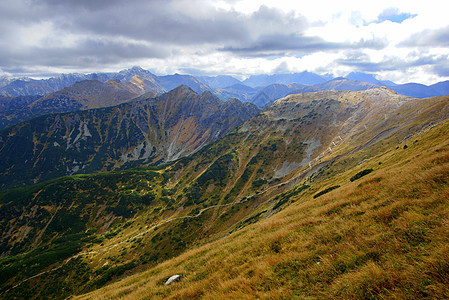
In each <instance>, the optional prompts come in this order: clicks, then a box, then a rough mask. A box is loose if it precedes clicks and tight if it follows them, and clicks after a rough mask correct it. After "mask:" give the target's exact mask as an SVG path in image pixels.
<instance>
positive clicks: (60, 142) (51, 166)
mask: <svg viewBox="0 0 449 300" xmlns="http://www.w3.org/2000/svg"><path fill="white" fill-rule="evenodd" d="M257 113H259V109H258V108H257V107H256V106H254V105H252V104H249V103H244V104H243V103H241V102H240V101H238V100H236V99H233V100H229V101H227V102H223V101H221V100H220V99H218V98H217V97H215V96H214V95H212V94H211V93H210V92H204V93H202V94H197V93H195V92H194V91H192V90H191V89H190V88H188V87H187V86H179V87H178V88H176V89H174V90H172V91H170V92H168V93H165V94H163V95H161V96H158V97H156V98H153V94H151V95H150V96H148V95H147V94H145V95H143V96H141V97H139V98H137V99H135V100H134V101H132V102H129V103H125V104H122V105H119V106H115V107H109V108H102V109H91V110H85V111H77V112H71V113H65V114H53V115H46V116H41V117H39V118H35V119H32V120H29V121H26V122H23V123H20V124H17V125H15V126H12V127H9V128H6V129H4V130H3V131H0V155H1V156H2V161H1V162H0V185H1V186H2V187H3V188H5V187H9V186H17V185H21V184H29V183H33V182H39V181H41V180H46V179H51V178H56V177H59V176H64V175H70V174H77V173H90V172H96V171H100V170H114V169H117V168H126V167H131V166H135V165H138V164H142V163H145V164H160V163H163V162H168V161H173V160H176V159H178V158H180V157H183V156H186V155H189V154H191V153H193V152H195V151H197V150H198V149H200V148H202V147H203V146H204V145H207V144H208V143H210V142H212V141H215V140H216V139H218V138H220V137H222V136H224V135H225V134H227V133H228V132H230V131H231V130H232V129H234V128H235V127H237V126H238V125H240V124H242V123H243V122H244V121H246V120H248V119H249V118H251V117H253V116H254V115H256V114H257Z"/></svg>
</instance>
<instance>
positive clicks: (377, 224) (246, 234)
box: [79, 122, 449, 299]
mask: <svg viewBox="0 0 449 300" xmlns="http://www.w3.org/2000/svg"><path fill="white" fill-rule="evenodd" d="M448 136H449V122H445V123H444V124H441V125H439V126H437V127H435V128H433V129H431V130H429V131H427V132H426V133H423V134H421V135H419V137H417V138H416V140H417V142H416V143H412V144H408V148H407V149H404V148H403V147H402V145H401V147H400V148H396V147H389V148H387V149H386V151H385V152H384V153H382V154H380V155H377V156H375V157H373V158H372V159H370V160H369V161H366V162H365V163H363V164H362V165H359V166H356V167H354V168H351V169H350V170H348V171H345V172H342V173H339V174H337V175H335V176H331V177H329V178H327V179H325V180H323V181H321V182H319V183H316V184H315V185H313V186H312V187H311V188H310V189H306V190H304V191H302V192H301V193H299V194H298V195H295V196H292V197H290V199H289V201H290V202H292V204H291V205H289V206H288V207H286V208H285V209H284V210H283V211H281V212H279V213H278V214H275V215H273V216H272V217H270V218H267V219H265V220H262V221H260V222H258V223H256V224H253V225H251V226H248V227H245V228H243V229H242V230H240V231H238V232H235V233H233V234H231V235H229V236H227V237H226V238H222V239H220V240H217V241H215V242H213V243H210V244H207V245H204V246H202V247H199V248H196V249H193V250H190V251H188V252H186V253H184V254H182V255H180V256H178V257H176V258H174V259H171V260H169V261H167V262H165V263H162V264H160V265H158V266H156V267H154V268H151V269H149V270H148V271H145V272H143V273H141V274H137V275H135V276H132V277H129V278H126V279H124V280H122V281H120V282H118V283H115V284H112V285H110V286H107V287H105V288H103V289H100V290H98V291H95V292H92V293H90V294H87V295H85V296H81V297H79V298H80V299H111V298H121V299H143V298H146V299H148V298H151V299H157V298H161V299H171V298H176V299H180V298H191V297H204V298H206V299H219V298H238V299H245V298H291V297H298V298H310V297H311V298H320V299H323V298H354V299H357V298H371V299H375V298H411V299H413V298H415V299H416V298H440V299H443V298H448V297H449V280H448V278H449V246H448V245H449V222H448V218H449V205H448V200H447V199H449V186H448V182H449V140H448V138H447V137H448ZM368 168H372V169H373V170H374V171H373V172H371V173H370V174H368V175H366V176H364V177H362V178H360V179H357V180H355V181H353V182H351V181H350V180H349V179H350V178H351V177H352V176H353V175H355V174H356V173H358V172H359V171H362V170H365V169H368ZM336 185H340V187H339V188H337V189H335V190H333V191H331V192H329V193H327V194H324V195H322V196H319V197H316V198H313V196H314V195H316V194H317V193H318V192H319V191H322V190H324V189H326V188H328V187H330V186H336ZM173 274H181V275H182V280H181V282H179V283H176V284H173V285H170V286H165V285H164V282H165V280H166V279H167V278H168V277H169V276H171V275H173Z"/></svg>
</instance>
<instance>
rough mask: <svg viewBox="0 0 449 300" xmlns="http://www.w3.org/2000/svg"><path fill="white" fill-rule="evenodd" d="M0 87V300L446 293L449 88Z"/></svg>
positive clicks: (269, 81)
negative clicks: (448, 89) (423, 96)
mask: <svg viewBox="0 0 449 300" xmlns="http://www.w3.org/2000/svg"><path fill="white" fill-rule="evenodd" d="M0 83H1V84H0V85H1V88H0V89H1V91H2V93H3V94H4V95H5V96H4V97H2V98H0V121H1V125H2V126H3V128H1V129H0V155H1V157H2V160H1V161H0V298H1V299H41V298H52V299H65V298H77V299H105V298H107V299H148V298H151V299H187V298H213V299H229V298H231V299H241V298H254V299H260V298H266V299H282V298H288V299H291V298H300V299H301V298H307V299H309V298H310V299H361V298H369V299H386V298H392V299H396V298H399V299H420V298H429V299H445V298H447V297H449V285H448V282H447V278H448V276H449V267H448V261H449V251H448V249H449V248H448V246H447V245H449V230H448V222H447V216H448V215H449V205H448V201H447V199H449V197H448V196H449V188H448V184H447V183H448V182H449V140H448V138H447V136H448V134H449V96H448V95H443V96H435V97H428V98H418V97H413V96H410V95H406V94H410V93H412V94H415V95H419V94H420V93H421V95H428V94H432V93H437V94H444V93H446V94H449V92H446V86H447V84H448V83H447V82H442V83H439V84H436V85H432V86H422V85H416V84H409V85H398V84H394V83H392V82H389V81H378V80H376V78H375V76H373V75H370V74H363V73H351V74H348V76H347V77H346V78H343V77H337V78H330V77H329V76H325V77H323V76H319V75H316V74H313V73H310V72H303V73H297V74H275V75H258V76H252V77H249V78H247V79H245V80H243V81H239V80H237V79H235V78H234V77H231V76H217V77H212V76H201V77H195V76H191V75H180V74H174V75H167V76H157V75H154V74H152V73H151V72H149V71H147V70H143V69H141V68H138V67H134V68H132V69H128V70H123V71H120V72H118V73H93V74H88V75H83V74H69V75H61V76H58V77H55V78H52V79H48V80H39V81H36V80H29V79H21V80H18V81H17V80H11V79H8V78H3V79H1V80H0ZM401 89H403V90H404V92H403V93H400V92H396V90H401ZM34 93H37V94H34ZM432 95H433V94H432ZM173 275H177V276H175V277H172V276H173ZM169 278H176V279H177V281H176V282H173V283H170V284H168V281H169Z"/></svg>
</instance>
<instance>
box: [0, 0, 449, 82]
mask: <svg viewBox="0 0 449 300" xmlns="http://www.w3.org/2000/svg"><path fill="white" fill-rule="evenodd" d="M446 7H447V5H445V4H444V1H442V0H437V1H435V0H426V1H415V0H407V1H394V0H388V1H385V0H376V1H361V0H356V1H350V0H339V1H335V0H334V1H323V0H307V1H302V0H298V1H294V0H262V1H240V0H132V1H123V0H0V26H1V27H0V28H1V30H0V76H2V75H4V76H13V77H20V76H29V77H32V78H45V77H49V76H54V75H55V74H58V73H73V72H77V73H91V72H117V71H119V70H122V69H126V68H130V67H132V66H140V67H142V68H144V69H148V70H150V71H152V72H153V73H155V74H157V75H165V74H174V73H181V74H193V75H232V76H235V77H237V78H239V79H243V78H245V77H247V76H249V75H254V74H273V73H293V72H302V71H309V72H314V73H317V74H321V75H325V74H331V75H333V76H335V77H337V76H345V75H347V74H348V73H350V72H363V73H369V74H374V75H375V76H376V77H377V79H379V80H391V81H393V82H396V83H406V82H418V83H423V84H433V83H436V82H439V81H443V80H448V79H449V59H448V56H449V17H447V15H448V13H447V9H446Z"/></svg>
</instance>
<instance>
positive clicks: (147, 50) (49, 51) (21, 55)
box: [0, 39, 169, 71]
mask: <svg viewBox="0 0 449 300" xmlns="http://www.w3.org/2000/svg"><path fill="white" fill-rule="evenodd" d="M168 55H169V53H167V52H166V51H165V50H164V49H161V48H159V47H151V46H147V45H143V44H132V43H122V42H119V41H105V40H98V39H95V40H93V39H87V40H84V41H81V42H79V43H77V44H76V46H72V47H64V46H61V47H51V48H37V47H36V48H29V49H26V50H23V51H14V53H11V50H9V49H8V48H0V66H2V67H3V69H4V70H5V71H6V70H13V69H14V68H15V67H18V66H20V65H24V66H34V65H37V64H38V65H43V66H53V67H57V66H68V67H70V66H74V67H81V68H82V67H92V66H101V65H104V64H113V63H116V62H117V61H119V60H123V59H134V58H145V57H148V56H152V57H159V58H164V57H166V56H168Z"/></svg>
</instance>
